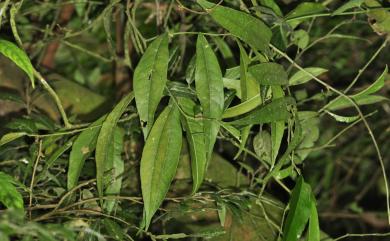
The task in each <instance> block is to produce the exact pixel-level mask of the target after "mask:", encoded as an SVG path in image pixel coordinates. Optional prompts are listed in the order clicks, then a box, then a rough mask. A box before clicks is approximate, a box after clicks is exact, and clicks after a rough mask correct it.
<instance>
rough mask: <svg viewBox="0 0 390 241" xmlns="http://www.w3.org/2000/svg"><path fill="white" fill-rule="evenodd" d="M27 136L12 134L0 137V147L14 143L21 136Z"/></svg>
mask: <svg viewBox="0 0 390 241" xmlns="http://www.w3.org/2000/svg"><path fill="white" fill-rule="evenodd" d="M25 135H27V133H26V132H12V133H7V134H5V135H4V136H2V137H1V139H0V146H2V145H5V144H7V143H9V142H11V141H14V140H16V139H18V138H20V137H22V136H25Z"/></svg>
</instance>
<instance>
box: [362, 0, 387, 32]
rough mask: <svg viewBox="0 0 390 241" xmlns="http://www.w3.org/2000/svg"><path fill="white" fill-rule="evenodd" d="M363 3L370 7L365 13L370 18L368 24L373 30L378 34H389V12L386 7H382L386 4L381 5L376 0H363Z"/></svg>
mask: <svg viewBox="0 0 390 241" xmlns="http://www.w3.org/2000/svg"><path fill="white" fill-rule="evenodd" d="M383 3H384V2H383ZM364 4H365V5H366V7H367V8H369V9H370V11H369V12H367V15H368V17H369V18H371V19H372V21H370V22H371V23H370V25H371V27H372V28H373V30H374V31H375V32H376V33H378V34H379V35H383V34H390V13H389V11H388V9H386V8H384V7H385V6H387V5H382V3H381V2H380V1H377V0H365V1H364ZM375 8H377V9H375Z"/></svg>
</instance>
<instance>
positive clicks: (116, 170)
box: [104, 127, 125, 213]
mask: <svg viewBox="0 0 390 241" xmlns="http://www.w3.org/2000/svg"><path fill="white" fill-rule="evenodd" d="M123 137H124V131H123V129H121V128H119V127H116V128H115V130H114V136H113V140H112V142H111V143H109V149H108V153H109V156H110V158H109V159H108V162H106V163H105V167H104V169H105V170H104V172H105V173H107V174H106V175H105V180H104V183H105V184H104V186H107V188H106V190H105V192H104V193H105V194H106V195H111V196H112V195H118V194H120V191H121V188H122V175H123V172H124V167H125V166H124V162H123V159H122V150H123ZM117 202H118V201H117V200H106V201H105V203H104V209H106V210H107V212H108V213H110V212H111V211H112V210H113V208H114V207H115V204H116V203H117Z"/></svg>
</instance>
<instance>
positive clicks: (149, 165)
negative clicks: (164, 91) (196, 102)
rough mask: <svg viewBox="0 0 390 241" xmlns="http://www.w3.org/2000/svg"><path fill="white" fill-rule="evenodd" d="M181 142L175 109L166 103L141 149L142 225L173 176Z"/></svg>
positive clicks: (148, 219) (162, 198)
mask: <svg viewBox="0 0 390 241" xmlns="http://www.w3.org/2000/svg"><path fill="white" fill-rule="evenodd" d="M181 145H182V131H181V126H180V115H179V111H178V109H177V108H176V107H175V106H174V105H172V104H170V105H169V106H168V107H166V108H165V110H164V111H163V112H162V113H161V114H160V116H159V117H158V118H157V120H156V122H155V123H154V125H153V127H152V129H151V131H150V134H149V136H148V138H147V139H146V143H145V146H144V149H143V152H142V158H141V171H140V172H141V189H142V197H143V200H144V215H143V223H142V227H143V228H145V230H147V229H148V228H149V225H150V222H151V219H152V217H153V215H154V214H155V212H156V211H157V209H158V208H159V207H160V205H161V203H162V202H163V200H164V198H165V196H166V194H167V192H168V189H169V186H170V185H171V182H172V179H173V177H174V176H175V173H176V169H177V165H178V162H179V157H180V151H181Z"/></svg>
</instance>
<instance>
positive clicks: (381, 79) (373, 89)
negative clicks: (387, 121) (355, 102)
mask: <svg viewBox="0 0 390 241" xmlns="http://www.w3.org/2000/svg"><path fill="white" fill-rule="evenodd" d="M387 70H388V69H387V65H386V68H385V70H384V71H383V73H382V74H381V75H380V76H379V77H378V78H377V79H376V80H375V81H374V83H372V84H371V85H370V86H369V87H367V88H366V89H365V90H363V91H361V92H359V93H358V94H355V95H353V96H352V98H354V99H357V98H359V97H363V96H367V95H370V94H373V93H375V92H377V91H378V90H380V89H382V87H383V86H384V85H385V78H386V75H387V72H388V71H387Z"/></svg>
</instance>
